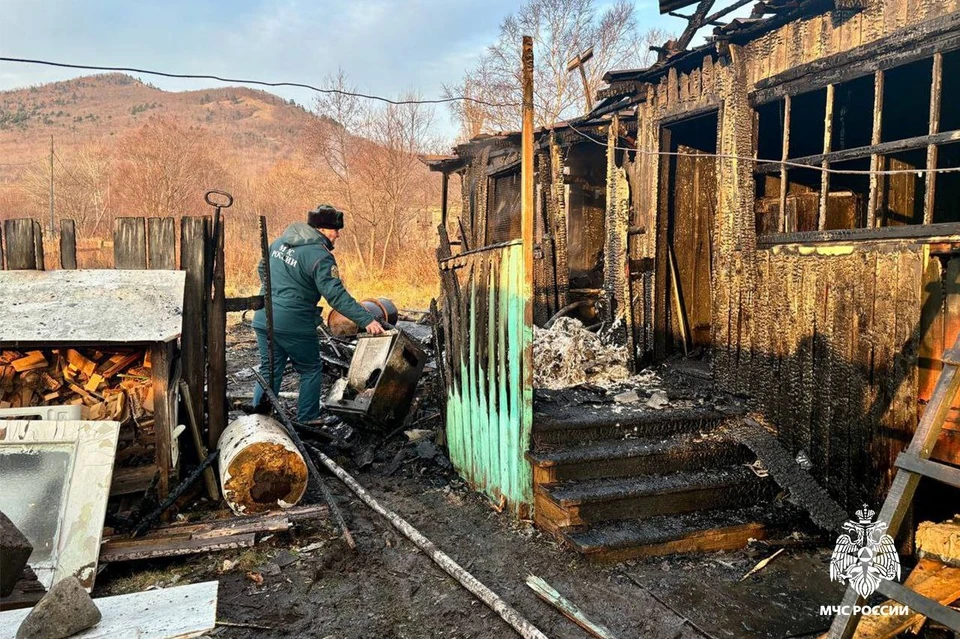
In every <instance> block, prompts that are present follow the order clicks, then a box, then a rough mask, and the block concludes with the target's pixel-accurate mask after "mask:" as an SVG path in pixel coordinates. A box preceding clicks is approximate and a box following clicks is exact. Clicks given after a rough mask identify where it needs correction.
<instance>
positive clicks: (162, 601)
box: [0, 581, 219, 639]
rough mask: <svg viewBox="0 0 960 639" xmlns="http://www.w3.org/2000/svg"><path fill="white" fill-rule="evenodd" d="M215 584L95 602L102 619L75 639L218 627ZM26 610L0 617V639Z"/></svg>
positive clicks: (150, 638)
mask: <svg viewBox="0 0 960 639" xmlns="http://www.w3.org/2000/svg"><path fill="white" fill-rule="evenodd" d="M218 585H219V584H218V583H217V582H216V581H207V582H203V583H199V584H190V585H188V586H176V587H173V588H158V589H156V590H147V591H145V592H135V593H132V594H129V595H118V596H116V597H101V598H99V599H94V603H96V604H97V608H99V609H100V612H101V613H102V615H103V618H102V619H101V620H100V623H98V624H97V625H96V626H94V627H93V628H90V629H88V630H84V631H83V632H80V633H78V634H76V635H73V637H74V638H75V639H109V638H111V637H112V638H116V637H137V638H138V639H183V638H186V637H197V636H200V635H202V634H203V633H205V632H207V631H209V630H213V628H214V627H215V626H216V623H217V589H218ZM28 612H29V610H13V611H10V612H4V613H0V639H13V638H14V637H15V636H16V633H17V628H18V627H19V626H20V623H21V622H22V621H23V619H24V618H25V617H26V616H27V613H28Z"/></svg>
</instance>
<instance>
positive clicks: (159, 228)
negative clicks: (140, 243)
mask: <svg viewBox="0 0 960 639" xmlns="http://www.w3.org/2000/svg"><path fill="white" fill-rule="evenodd" d="M147 267H148V268H150V269H151V270H163V271H173V270H176V268H177V227H176V222H175V220H174V219H173V218H172V217H151V218H147Z"/></svg>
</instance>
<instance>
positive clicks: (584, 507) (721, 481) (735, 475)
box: [534, 465, 777, 530]
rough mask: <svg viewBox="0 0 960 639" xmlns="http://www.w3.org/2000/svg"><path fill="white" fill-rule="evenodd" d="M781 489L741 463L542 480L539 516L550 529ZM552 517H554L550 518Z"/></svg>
mask: <svg viewBox="0 0 960 639" xmlns="http://www.w3.org/2000/svg"><path fill="white" fill-rule="evenodd" d="M776 492H777V486H776V483H774V482H773V480H771V479H770V478H760V477H757V476H756V475H754V474H753V473H752V472H751V471H750V470H749V469H747V468H745V467H744V466H740V465H736V466H729V467H724V468H714V469H707V470H696V471H681V472H676V473H671V474H668V475H646V476H641V477H628V478H608V479H588V480H584V481H574V482H566V483H561V484H555V485H536V486H535V489H534V499H535V505H534V508H535V512H536V513H538V516H537V520H538V522H539V523H541V524H543V525H544V527H546V528H548V529H550V530H557V529H559V528H565V527H569V526H581V525H585V524H593V523H596V522H601V521H610V520H615V519H634V518H649V517H657V516H660V515H672V514H680V513H688V512H694V511H698V510H711V509H719V508H737V507H744V506H750V505H753V504H757V503H760V502H762V501H765V500H769V499H770V498H771V497H773V496H774V495H775V494H776ZM545 520H550V521H545Z"/></svg>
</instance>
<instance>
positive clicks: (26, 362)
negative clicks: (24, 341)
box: [10, 351, 47, 373]
mask: <svg viewBox="0 0 960 639" xmlns="http://www.w3.org/2000/svg"><path fill="white" fill-rule="evenodd" d="M10 365H11V366H13V370H15V371H16V372H18V373H24V372H26V371H32V370H36V369H38V368H46V367H47V358H46V357H44V356H43V353H41V352H40V351H30V352H29V353H27V354H26V355H24V356H23V357H21V358H20V359H16V360H14V361H13V362H12V363H11V364H10Z"/></svg>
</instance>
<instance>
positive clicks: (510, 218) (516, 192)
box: [485, 171, 520, 246]
mask: <svg viewBox="0 0 960 639" xmlns="http://www.w3.org/2000/svg"><path fill="white" fill-rule="evenodd" d="M519 238H520V172H519V171H516V172H514V173H508V174H507V175H502V176H498V177H494V178H490V184H489V187H488V189H487V238H486V242H485V243H486V244H487V245H488V246H489V245H491V244H499V243H501V242H508V241H510V240H516V239H519Z"/></svg>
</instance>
